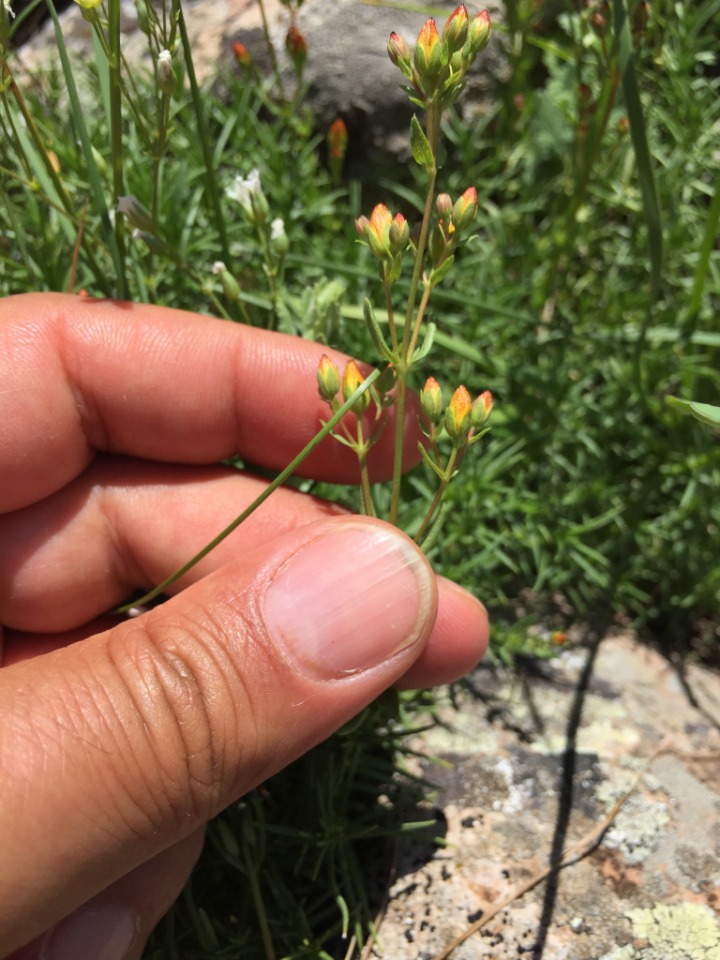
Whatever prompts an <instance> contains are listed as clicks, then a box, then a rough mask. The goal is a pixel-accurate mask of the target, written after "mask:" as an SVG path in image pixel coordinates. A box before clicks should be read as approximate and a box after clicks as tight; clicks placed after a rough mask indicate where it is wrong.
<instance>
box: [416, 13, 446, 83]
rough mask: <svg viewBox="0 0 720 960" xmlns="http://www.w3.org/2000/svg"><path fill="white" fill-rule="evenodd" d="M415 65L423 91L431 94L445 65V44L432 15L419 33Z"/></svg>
mask: <svg viewBox="0 0 720 960" xmlns="http://www.w3.org/2000/svg"><path fill="white" fill-rule="evenodd" d="M413 65H414V67H415V73H416V75H417V79H418V80H419V82H420V86H421V88H422V91H423V93H425V94H426V95H427V96H430V95H431V94H432V93H433V92H434V89H435V83H436V81H437V78H438V75H439V74H440V71H441V69H442V66H443V45H442V42H441V40H440V34H439V33H438V31H437V27H436V25H435V21H434V20H433V18H432V17H430V19H429V20H426V21H425V23H424V24H423V27H422V30H421V31H420V33H419V35H418V38H417V43H416V44H415V51H414V54H413Z"/></svg>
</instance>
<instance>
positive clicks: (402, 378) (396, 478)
mask: <svg viewBox="0 0 720 960" xmlns="http://www.w3.org/2000/svg"><path fill="white" fill-rule="evenodd" d="M426 132H427V138H428V140H429V142H430V146H431V148H432V152H433V157H434V160H435V162H434V163H433V165H432V167H431V168H430V169H429V170H428V185H427V192H426V194H425V209H424V211H423V219H422V226H421V227H420V237H419V239H418V244H417V250H416V253H415V264H414V266H413V272H412V277H411V279H410V290H409V292H408V301H407V310H406V311H405V326H404V327H403V339H402V346H401V348H400V363H399V364H397V365H396V373H397V397H396V401H395V449H394V451H393V477H392V489H391V494H390V517H389V519H390V523H393V524H395V525H397V520H398V512H399V508H400V481H401V478H402V461H403V438H404V434H405V430H404V427H405V401H406V397H407V376H408V371H409V369H410V357H411V356H412V352H411V350H410V344H411V342H412V340H413V337H412V332H413V323H412V317H413V312H414V310H415V301H416V299H417V289H418V284H419V283H420V277H421V275H422V269H423V263H424V260H425V248H426V246H427V238H428V233H429V231H430V217H431V215H432V205H433V199H434V197H435V180H436V178H437V148H438V140H439V137H440V112H439V110H438V109H437V107H436V105H434V104H428V107H427V120H426ZM423 310H424V308H423ZM415 339H417V338H415Z"/></svg>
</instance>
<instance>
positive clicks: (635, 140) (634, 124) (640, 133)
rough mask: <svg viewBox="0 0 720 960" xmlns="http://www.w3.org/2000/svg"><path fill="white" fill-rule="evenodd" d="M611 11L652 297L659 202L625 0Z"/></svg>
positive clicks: (659, 243)
mask: <svg viewBox="0 0 720 960" xmlns="http://www.w3.org/2000/svg"><path fill="white" fill-rule="evenodd" d="M613 14H614V22H615V36H616V39H617V44H618V60H619V66H620V77H621V80H622V87H623V93H624V95H625V106H626V108H627V114H628V121H629V123H630V137H631V140H632V145H633V150H634V152H635V160H636V162H637V168H638V178H639V180H640V193H641V196H642V205H643V213H644V215H645V224H646V226H647V231H648V252H649V254H650V282H651V286H652V292H653V296H657V294H658V292H659V289H660V280H661V276H662V261H663V233H662V220H661V215H660V202H659V200H658V195H657V190H656V188H655V176H654V174H653V167H652V158H651V156H650V148H649V146H648V140H647V131H646V126H645V117H644V115H643V108H642V102H641V100H640V89H639V87H638V80H637V73H636V72H635V61H634V59H633V49H632V36H631V33H630V25H629V23H628V15H627V9H626V7H625V0H613Z"/></svg>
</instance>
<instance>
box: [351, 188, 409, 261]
mask: <svg viewBox="0 0 720 960" xmlns="http://www.w3.org/2000/svg"><path fill="white" fill-rule="evenodd" d="M355 228H356V230H357V232H358V233H359V234H360V236H361V237H362V239H363V240H364V241H365V242H366V243H367V245H368V246H369V247H370V249H371V251H372V252H373V254H374V255H375V256H376V257H377V258H378V260H387V261H388V262H392V261H393V260H395V259H396V257H398V256H399V255H400V254H401V253H402V252H403V250H404V249H405V248H406V247H407V245H408V243H409V241H410V227H409V226H408V222H407V220H406V219H405V217H404V216H403V215H402V214H401V213H396V214H395V216H393V215H392V214H391V213H390V211H389V210H388V208H387V207H386V206H385V204H384V203H379V204H378V205H377V206H376V207H375V209H374V210H373V212H372V213H371V214H370V219H369V220H368V218H367V217H358V219H357V220H356V221H355Z"/></svg>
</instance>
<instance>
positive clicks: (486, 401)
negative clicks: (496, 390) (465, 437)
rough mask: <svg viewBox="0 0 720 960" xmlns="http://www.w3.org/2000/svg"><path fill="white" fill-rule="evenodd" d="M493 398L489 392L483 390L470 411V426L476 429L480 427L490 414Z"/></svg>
mask: <svg viewBox="0 0 720 960" xmlns="http://www.w3.org/2000/svg"><path fill="white" fill-rule="evenodd" d="M492 408H493V397H492V394H491V393H490V391H489V390H484V391H483V392H482V393H481V394H480V396H479V397H478V398H477V400H475V402H474V403H473V405H472V410H471V411H470V424H471V426H472V427H474V428H475V429H477V428H478V427H482V426H483V425H484V424H485V423H486V422H487V420H488V417H489V416H490V414H491V413H492Z"/></svg>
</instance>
